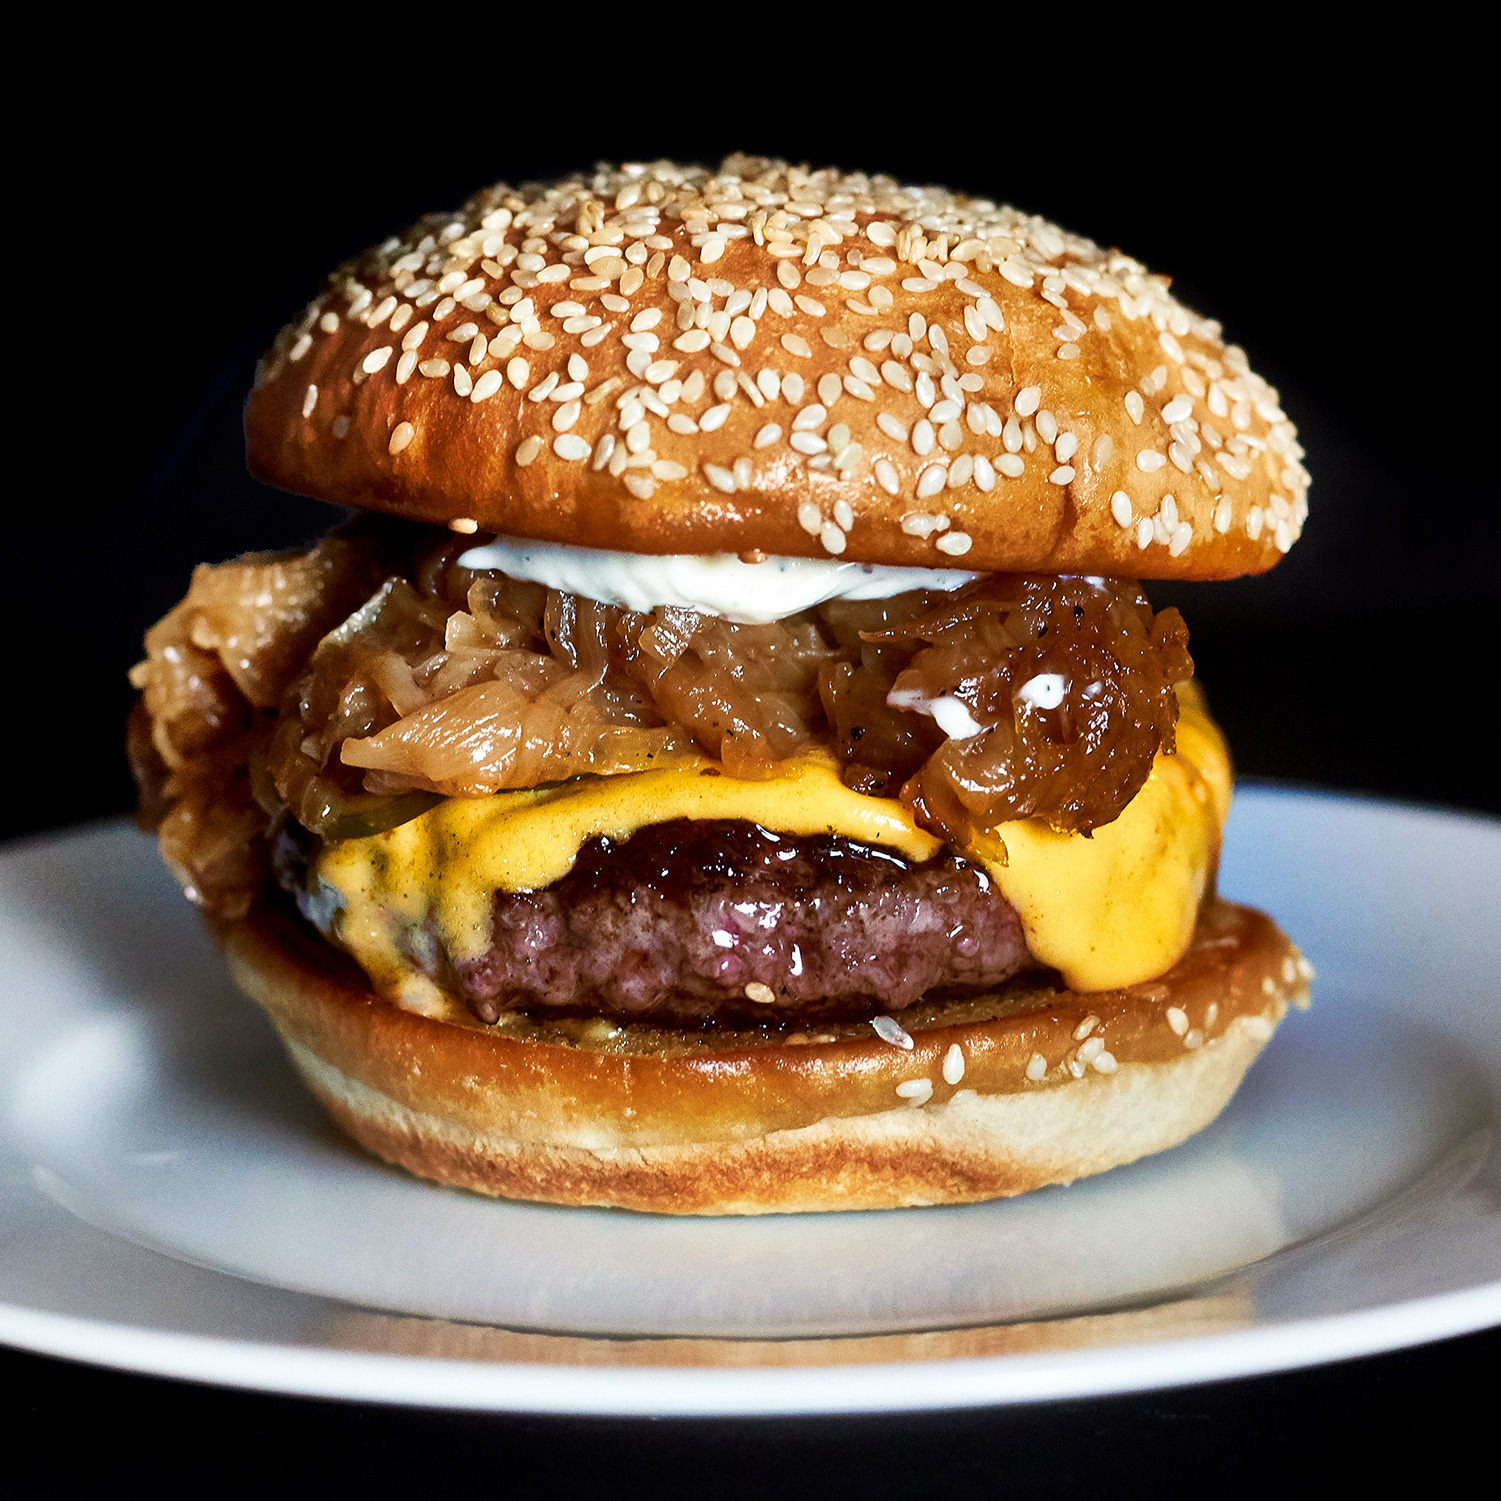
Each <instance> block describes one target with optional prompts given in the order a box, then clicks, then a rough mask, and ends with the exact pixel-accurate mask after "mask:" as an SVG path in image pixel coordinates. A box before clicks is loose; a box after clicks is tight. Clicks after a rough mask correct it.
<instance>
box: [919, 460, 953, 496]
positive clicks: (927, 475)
mask: <svg viewBox="0 0 1501 1501" xmlns="http://www.w3.org/2000/svg"><path fill="white" fill-rule="evenodd" d="M947 483H948V470H947V468H945V466H944V465H942V464H930V465H928V467H927V468H926V469H924V470H923V472H922V473H921V474H920V475H918V477H917V498H918V499H919V500H927V499H928V498H929V497H930V496H933V495H937V494H938V492H939V491H940V490H942V489H943V487H944V486H945V485H946V484H947Z"/></svg>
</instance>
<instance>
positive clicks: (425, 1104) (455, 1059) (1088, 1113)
mask: <svg viewBox="0 0 1501 1501" xmlns="http://www.w3.org/2000/svg"><path fill="white" fill-rule="evenodd" d="M221 939H222V941H223V943H224V946H225V949H226V952H227V954H228V957H229V962H230V966H231V968H232V970H233V973H234V976H235V979H236V982H237V983H238V984H239V986H240V988H241V989H242V990H244V991H245V993H246V994H247V995H249V996H250V997H251V998H252V999H253V1000H255V1001H257V1002H258V1003H259V1004H260V1005H261V1006H263V1007H264V1008H265V1010H266V1011H267V1012H268V1013H269V1015H270V1017H271V1020H272V1021H273V1023H274V1024H275V1026H276V1028H277V1030H278V1032H280V1034H281V1036H282V1040H283V1041H284V1042H285V1043H286V1046H287V1049H288V1051H289V1053H290V1054H291V1057H292V1061H293V1063H294V1064H295V1065H296V1067H297V1070H298V1072H299V1073H300V1074H301V1075H302V1077H303V1079H304V1080H305V1081H306V1083H307V1084H308V1087H309V1088H310V1089H311V1090H312V1091H313V1093H314V1094H315V1095H316V1096H317V1097H318V1099H319V1100H321V1101H322V1103H323V1105H324V1106H325V1108H326V1109H327V1110H328V1112H329V1114H330V1115H332V1117H333V1118H334V1120H335V1121H336V1122H337V1123H338V1124H339V1125H340V1126H341V1127H342V1128H343V1129H344V1130H345V1131H346V1132H348V1134H349V1135H350V1136H352V1137H353V1138H354V1139H355V1140H356V1141H357V1142H359V1143H360V1144H361V1145H362V1146H365V1147H367V1148H368V1149H369V1150H370V1151H372V1152H374V1153H375V1154H376V1155H377V1156H378V1157H382V1158H384V1159H385V1160H386V1161H387V1162H391V1163H395V1164H397V1165H399V1166H401V1167H404V1168H407V1169H408V1170H409V1171H411V1172H413V1173H416V1174H418V1175H419V1176H421V1177H424V1178H431V1179H435V1180H436V1181H438V1182H440V1183H446V1184H450V1185H453V1186H455V1187H460V1188H468V1189H474V1190H476V1191H477V1192H479V1193H485V1194H493V1195H499V1196H504V1197H506V1198H514V1199H531V1200H539V1201H542V1202H545V1203H551V1204H580V1205H583V1204H594V1205H611V1206H615V1207H619V1208H626V1209H639V1210H651V1211H655V1212H658V1213H665V1214H769V1213H789V1212H796V1211H804V1210H833V1209H889V1208H897V1207H901V1206H907V1205H922V1204H956V1203H970V1202H974V1201H976V1200H981V1199H994V1198H1003V1197H1006V1196H1009V1195H1011V1194H1018V1193H1025V1192H1026V1191H1027V1190H1029V1189H1033V1188H1041V1187H1043V1186H1044V1185H1046V1184H1051V1183H1068V1182H1070V1181H1072V1180H1073V1179H1075V1178H1080V1177H1084V1176H1086V1175H1088V1174H1091V1173H1100V1172H1104V1171H1105V1170H1106V1169H1107V1168H1112V1167H1117V1166H1119V1165H1120V1164H1122V1163H1126V1162H1131V1161H1134V1160H1135V1159H1136V1158H1138V1157H1143V1156H1146V1155H1147V1154H1149V1153H1151V1152H1160V1151H1162V1150H1163V1149H1164V1148H1166V1147H1170V1146H1174V1145H1176V1144H1177V1143H1178V1142H1180V1141H1182V1140H1184V1139H1185V1138H1186V1137H1188V1136H1191V1135H1193V1133H1194V1132H1196V1131H1199V1130H1201V1129H1203V1127H1204V1126H1206V1125H1208V1124H1209V1122H1210V1121H1212V1120H1213V1119H1214V1117H1215V1116H1216V1115H1218V1114H1219V1112H1220V1111H1221V1110H1222V1109H1223V1108H1224V1106H1225V1104H1226V1103H1227V1102H1228V1101H1229V1099H1230V1097H1231V1095H1232V1094H1233V1093H1234V1092H1235V1089H1236V1087H1237V1085H1238V1084H1239V1083H1240V1081H1241V1079H1242V1077H1243V1076H1244V1075H1245V1072H1246V1070H1247V1069H1248V1068H1249V1067H1250V1066H1251V1064H1252V1062H1253V1061H1254V1060H1255V1058H1256V1056H1257V1054H1258V1053H1259V1052H1260V1051H1261V1049H1262V1048H1263V1046H1265V1044H1266V1041H1267V1039H1268V1038H1269V1037H1270V1036H1271V1035H1272V1032H1273V1030H1274V1029H1275V1027H1276V1026H1277V1023H1278V1022H1279V1021H1281V1019H1282V1016H1283V1014H1284V1013H1285V1011H1286V1009H1287V1006H1288V1004H1289V1003H1292V1004H1294V1005H1306V1004H1307V981H1308V977H1309V974H1310V970H1309V968H1308V965H1307V964H1306V962H1305V961H1304V960H1303V959H1302V958H1301V957H1300V956H1299V955H1298V952H1297V950H1296V949H1295V948H1294V947H1293V945H1292V944H1291V943H1289V942H1288V940H1287V939H1286V938H1285V937H1284V936H1283V934H1282V933H1281V932H1280V931H1279V930H1278V928H1277V926H1276V925H1275V924H1274V923H1273V922H1272V921H1271V919H1270V918H1268V917H1266V916H1264V915H1263V914H1261V913H1259V912H1255V911H1253V910H1252V909H1250V908H1248V907H1238V906H1234V905H1232V904H1230V903H1227V902H1219V901H1216V902H1212V903H1211V904H1209V905H1208V906H1207V907H1206V909H1205V911H1204V914H1203V916H1202V917H1201V919H1200V922H1199V926H1198V929H1197V930H1196V932H1195V935H1194V941H1193V943H1192V945H1191V946H1190V948H1189V950H1188V952H1187V953H1186V954H1185V955H1184V956H1183V958H1182V959H1180V960H1179V962H1178V963H1177V964H1176V965H1174V966H1173V968H1172V969H1171V970H1169V971H1168V972H1167V973H1166V974H1165V975H1163V976H1161V977H1160V978H1159V979H1157V980H1155V981H1152V982H1150V983H1148V984H1144V985H1135V986H1130V987H1127V988H1125V989H1122V990H1111V991H1094V992H1089V993H1077V992H1074V991H1070V990H1066V989H1063V988H1062V986H1061V984H1057V983H1055V984H1051V985H1050V984H1048V983H1046V980H1045V979H1040V978H1039V977H1037V976H1031V977H1027V978H1024V979H1020V980H1018V981H1016V982H1013V983H1012V984H1011V985H1009V986H1007V987H1005V988H1004V989H1003V990H1001V991H998V992H997V993H995V994H994V995H988V996H983V997H980V998H978V999H971V1000H964V1001H958V1002H937V1003H933V1004H920V1005H918V1006H915V1007H911V1008H909V1009H908V1010H906V1011H904V1012H903V1013H902V1015H901V1018H900V1025H899V1026H887V1025H886V1023H885V1022H884V1021H883V1022H882V1024H881V1025H882V1030H883V1032H885V1033H886V1034H887V1036H889V1037H894V1038H895V1041H888V1040H886V1038H885V1037H883V1036H881V1035H878V1034H877V1033H876V1031H875V1030H874V1029H873V1027H872V1026H871V1025H870V1024H869V1023H845V1024H839V1025H832V1026H830V1025H823V1026H820V1027H819V1028H818V1029H817V1030H816V1031H813V1032H811V1033H810V1032H804V1031H795V1030H793V1029H792V1027H791V1026H774V1025H773V1026H767V1027H763V1028H756V1029H750V1030H742V1031H727V1030H725V1029H722V1028H721V1029H713V1030H709V1029H706V1030H704V1031H701V1032H692V1031H668V1030H664V1029H661V1028H654V1027H649V1026H645V1025H639V1024H634V1023H631V1024H625V1025H616V1024H614V1023H612V1022H608V1021H605V1020H603V1019H601V1018H596V1019H593V1020H577V1019H574V1020H553V1019H549V1020H546V1021H541V1022H534V1021H532V1020H531V1019H529V1018H526V1017H524V1016H520V1015H517V1014H513V1015H508V1016H503V1017H502V1018H501V1021H500V1023H499V1024H497V1025H494V1026H485V1025H482V1024H481V1023H478V1022H474V1023H472V1024H471V1023H468V1022H455V1021H452V1020H436V1019H434V1018H431V1017H426V1016H420V1015H417V1014H415V1013H412V1012H408V1011H404V1010H401V1009H400V1008H399V1007H396V1006H394V1005H391V1004H390V1003H389V1002H386V1001H383V1000H381V999H379V998H378V997H376V996H375V994H374V993H373V992H372V991H371V989H370V987H369V985H368V983H367V982H366V980H365V978H364V975H363V973H362V972H361V971H360V970H358V969H357V968H356V967H355V966H354V965H353V964H352V963H351V962H350V961H349V960H348V959H346V958H345V957H344V955H342V954H341V953H339V952H337V951H336V950H334V949H333V948H332V947H331V946H330V945H329V944H328V943H327V942H325V941H324V940H323V939H322V938H321V937H320V936H319V935H318V934H316V933H314V932H313V931H312V930H311V929H309V928H307V927H305V926H304V925H303V924H302V923H301V921H300V920H299V919H298V918H297V917H296V916H295V915H294V914H292V913H290V912H289V911H285V910H282V909H280V908H269V907H268V908H263V909H259V910H257V911H255V912H252V914H251V915H250V916H249V917H248V918H246V919H244V920H243V921H240V922H238V923H234V924H232V925H229V926H228V927H227V928H225V929H223V930H222V932H221ZM899 1087H901V1089H902V1092H901V1093H898V1089H899Z"/></svg>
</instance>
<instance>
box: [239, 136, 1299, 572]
mask: <svg viewBox="0 0 1501 1501" xmlns="http://www.w3.org/2000/svg"><path fill="white" fill-rule="evenodd" d="M653 198H655V199H656V200H658V201H656V202H655V203H653V202H652V199H653ZM617 205H623V207H617ZM648 210H653V212H651V213H648ZM917 221H921V223H918V222H917ZM825 231H826V232H825ZM737 235H741V236H743V237H741V238H735V236H737ZM445 236H446V238H445ZM727 236H728V238H727ZM810 236H815V237H816V242H811V243H810ZM695 241H697V242H698V243H696V244H695V243H694V242H695ZM553 278H556V279H553ZM440 289H441V290H440ZM456 297H458V298H461V299H462V300H461V301H455V298H456ZM507 299H509V300H507ZM518 299H519V300H518ZM682 309H686V311H685V312H681V318H682V319H683V320H686V321H687V322H689V323H691V324H692V325H693V326H692V327H689V328H685V327H684V326H683V323H682V322H680V310H682ZM695 313H696V317H697V322H696V323H695V322H694V321H693V320H694V317H695ZM711 315H712V316H711ZM987 315H988V316H989V322H987ZM518 318H519V320H520V321H516V320H517V319H518ZM705 321H707V322H708V325H709V326H708V327H700V326H699V324H702V323H704V322H705ZM996 323H1000V324H1002V325H1003V327H1002V328H1000V329H997V328H996V327H995V326H994V325H995V324H996ZM939 331H941V332H939ZM628 342H629V344H630V345H631V346H632V347H627V343H628ZM628 361H630V362H633V364H634V368H631V367H630V366H628ZM669 367H670V368H669ZM548 382H552V386H551V391H552V392H553V393H556V395H557V396H565V399H563V400H558V399H556V396H555V395H553V394H550V393H549V391H548V388H547V385H546V383H548ZM946 382H947V394H946V390H945V383H946ZM955 382H958V383H959V384H958V385H955ZM539 391H540V392H541V393H542V395H541V396H540V397H539V395H538V393H539ZM633 391H634V392H642V391H649V392H655V393H656V395H655V397H653V398H652V400H655V401H656V402H657V406H656V408H655V409H653V407H652V406H651V405H643V404H642V403H641V402H639V401H637V402H635V403H634V408H635V409H634V410H630V409H629V408H630V407H631V405H632V403H631V401H630V397H631V393H632V392H633ZM565 393H566V395H565ZM476 398H479V399H478V400H477V399H476ZM669 398H670V399H669ZM623 401H624V402H625V403H626V406H627V409H622V405H621V403H622V402H623ZM935 402H936V403H937V405H936V408H935ZM1128 402H1129V403H1130V406H1129V408H1128V404H1127V403H1128ZM626 419H629V420H628V421H627V420H626ZM715 424H717V425H715ZM1008 424H1009V427H1008ZM628 429H631V430H633V431H631V435H630V443H629V445H628V443H627V430H628ZM711 429H712V430H711ZM795 429H796V430H795ZM841 429H842V431H841ZM930 430H931V431H930ZM246 431H247V435H248V440H249V459H250V466H251V468H252V470H253V471H254V473H255V474H257V475H258V476H259V477H261V478H262V479H265V480H268V481H269V482H271V483H272V484H275V485H279V486H282V487H283V488H285V489H288V490H295V491H300V492H303V493H306V494H309V495H315V496H319V497H321V498H323V499H325V500H330V501H336V502H340V503H343V504H347V505H352V506H357V507H364V508H369V509H374V510H381V511H389V512H393V513H395V514H397V515H401V516H407V517H412V518H416V519H420V520H425V521H434V522H439V523H451V522H455V521H458V522H459V523H460V529H461V530H473V529H474V528H475V527H477V528H478V529H479V530H481V531H496V532H504V533H509V534H511V535H514V536H520V537H529V538H535V539H540V540H551V541H559V542H572V543H584V544H587V545H591V546H596V547H606V548H615V549H619V550H622V551H633V552H648V553H711V552H746V551H750V550H754V549H759V550H762V551H765V552H768V553H779V554H786V555H793V556H798V555H801V556H807V557H822V556H827V555H828V554H829V553H830V552H837V553H840V554H841V555H842V556H843V557H845V558H846V559H848V560H851V561H862V562H871V563H892V564H914V565H923V566H928V567H934V566H951V565H959V566H963V567H966V568H971V569H976V570H981V571H989V570H1031V571H1042V572H1085V573H1101V574H1115V575H1120V576H1128V577H1145V578H1178V577H1182V578H1225V577H1231V576H1234V575H1237V574H1244V573H1256V572H1260V571H1261V570H1263V569H1266V568H1269V567H1270V566H1271V565H1272V564H1273V563H1275V562H1276V561H1277V559H1278V557H1280V556H1281V553H1282V552H1285V551H1286V550H1287V548H1288V547H1290V546H1291V545H1292V542H1293V540H1294V539H1295V538H1296V537H1297V535H1298V532H1299V529H1300V528H1301V525H1302V521H1303V517H1304V515H1305V512H1306V501H1305V492H1306V486H1307V474H1306V472H1305V471H1304V469H1303V467H1302V464H1301V462H1300V459H1301V455H1302V450H1301V449H1300V448H1299V447H1298V444H1297V441H1296V434H1295V432H1294V430H1293V427H1292V425H1291V424H1290V423H1289V422H1288V421H1287V419H1286V418H1285V417H1284V416H1283V414H1282V412H1281V410H1280V408H1279V406H1278V404H1277V396H1276V392H1275V391H1273V390H1272V389H1271V388H1270V387H1268V386H1267V385H1266V384H1265V382H1263V381H1262V380H1260V379H1259V378H1258V377H1257V376H1256V375H1254V374H1253V373H1252V372H1251V371H1250V370H1249V369H1248V368H1247V366H1246V363H1245V357H1244V355H1243V354H1242V353H1241V352H1240V351H1239V350H1238V349H1234V348H1227V347H1226V345H1225V344H1224V343H1223V341H1222V340H1221V338H1220V332H1219V327H1218V325H1217V324H1215V323H1213V322H1211V321H1209V320H1206V319H1203V318H1200V317H1199V316H1197V315H1196V314H1193V313H1191V312H1189V311H1188V310H1187V309H1185V308H1183V307H1182V306H1181V305H1180V304H1179V303H1177V302H1176V301H1175V300H1174V299H1173V298H1172V297H1171V296H1170V295H1169V293H1168V290H1167V283H1166V281H1165V280H1164V279H1163V278H1161V277H1157V276H1152V275H1149V274H1148V273H1147V272H1146V271H1145V269H1144V268H1143V267H1142V266H1140V265H1139V264H1137V263H1136V262H1134V261H1132V260H1130V259H1129V258H1128V257H1126V256H1124V255H1121V254H1119V253H1117V252H1109V251H1102V250H1100V249H1099V248H1098V247H1096V246H1095V245H1093V244H1092V243H1091V242H1089V241H1087V240H1083V239H1080V238H1078V237H1076V236H1072V235H1068V234H1066V233H1064V232H1063V231H1061V230H1059V229H1057V228H1056V227H1055V226H1053V225H1050V224H1048V223H1046V222H1045V221H1043V220H1041V219H1038V218H1035V217H1030V216H1027V215H1023V214H1020V213H1017V212H1016V211H1014V210H1011V209H1005V208H996V207H995V206H994V205H993V204H989V203H985V202H980V201H977V200H972V199H965V198H961V197H957V196H954V195H951V194H949V193H947V192H945V191H944V190H942V189H926V188H925V189H902V188H899V187H898V186H897V185H896V184H895V183H893V182H891V181H890V180H889V179H881V178H875V179H870V178H865V177H843V178H841V177H838V176H837V175H836V174H834V173H832V172H830V173H814V174H811V175H809V174H807V173H800V172H797V171H795V170H794V171H789V170H788V169H786V168H785V167H784V166H782V165H781V164H777V163H768V162H765V161H762V160H759V159H751V158H732V159H730V160H729V161H727V162H726V163H725V164H724V166H723V167H722V168H721V169H720V173H719V175H718V176H717V177H711V176H710V175H709V174H708V173H707V172H705V171H704V170H703V169H699V168H687V169H685V168H677V167H672V166H671V165H670V164H665V163H658V164H655V165H654V166H653V167H651V168H642V169H639V170H633V171H631V172H628V173H624V174H623V173H609V172H601V173H599V174H598V175H597V176H592V177H580V178H572V179H568V180H566V181H564V182H562V183H559V184H554V185H551V186H548V187H545V188H544V187H537V188H532V189H529V190H527V191H525V192H520V193H518V192H513V191H512V190H511V189H509V188H507V187H506V186H505V185H504V184H501V185H497V186H496V187H493V188H490V189H488V190H486V191H485V192H482V193H479V194H477V195H476V196H475V197H474V198H473V199H471V200H470V202H469V203H468V204H466V205H465V207H464V208H463V209H462V210H461V211H460V212H459V213H457V214H455V215H452V216H450V215H438V216H430V217H429V218H428V219H425V220H424V221H422V222H421V223H419V224H418V225H416V226H415V227H414V228H413V229H412V230H410V231H409V232H408V234H407V235H406V236H404V237H402V238H400V239H393V240H391V241H389V242H388V243H387V244H386V245H385V246H382V247H380V248H379V249H377V250H374V251H371V252H369V253H368V254H367V255H366V256H364V257H363V258H362V259H360V260H358V261H356V262H352V263H350V264H349V265H347V266H345V267H341V268H340V270H339V271H338V272H336V273H335V274H334V275H333V276H332V277H331V278H330V281H329V284H328V287H327V289H326V290H325V292H324V293H323V294H322V296H320V297H319V298H318V299H317V300H316V301H315V302H314V303H313V304H311V305H310V306H309V308H308V309H307V310H306V312H305V313H304V315H303V316H302V317H301V318H300V319H299V320H297V321H296V322H295V323H294V324H292V325H290V326H289V327H288V328H286V329H284V330H283V331H282V334H281V335H280V336H279V338H278V340H277V342H276V345H275V347H274V348H273V349H272V351H271V352H270V354H269V355H268V356H267V358H266V360H265V361H264V362H263V364H262V369H261V372H260V376H259V379H258V384H257V389H256V391H255V392H254V394H253V395H252V396H251V398H250V403H249V406H248V408H247V411H246ZM904 435H905V436H904ZM534 439H535V440H536V441H535V442H533V440H534ZM1059 441H1061V443H1062V447H1061V449H1060V448H1059V447H1058V446H1057V443H1058V442H1059ZM611 444H613V445H614V453H613V456H612V455H611V454H610V445H611ZM846 444H848V445H850V446H848V447H847V446H845V445H846ZM628 447H629V448H630V450H631V451H630V453H628ZM1018 448H1019V451H1013V450H1017V449H1018ZM533 449H535V450H536V452H535V456H532V450H533ZM810 449H811V450H815V451H812V452H810V451H808V450H810ZM628 458H630V459H631V461H632V462H631V465H630V467H626V468H623V469H622V468H621V467H620V466H621V465H622V464H624V463H626V461H627V459H628ZM1144 466H1146V467H1144ZM1007 469H1012V470H1018V471H1019V472H1018V473H1016V474H1014V475H1008V474H1007V473H1006V472H1005V471H1006V470H1007ZM1117 497H1119V498H1117ZM938 527H942V528H943V530H937V529H936V528H938Z"/></svg>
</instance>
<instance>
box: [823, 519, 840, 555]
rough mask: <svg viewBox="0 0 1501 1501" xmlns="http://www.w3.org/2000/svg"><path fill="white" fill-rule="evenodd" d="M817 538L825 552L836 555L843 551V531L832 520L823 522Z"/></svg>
mask: <svg viewBox="0 0 1501 1501" xmlns="http://www.w3.org/2000/svg"><path fill="white" fill-rule="evenodd" d="M818 540H819V542H820V543H822V544H823V548H824V551H825V552H831V553H834V554H836V555H837V554H839V553H842V552H843V551H844V545H845V544H844V533H843V532H842V531H840V530H839V528H838V527H837V526H835V525H834V523H833V522H832V521H826V522H824V524H823V525H822V526H821V527H820V528H819V531H818Z"/></svg>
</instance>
